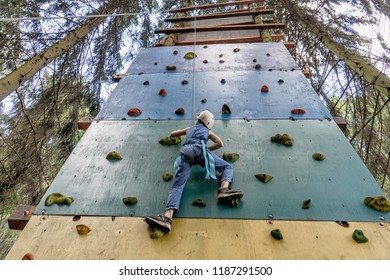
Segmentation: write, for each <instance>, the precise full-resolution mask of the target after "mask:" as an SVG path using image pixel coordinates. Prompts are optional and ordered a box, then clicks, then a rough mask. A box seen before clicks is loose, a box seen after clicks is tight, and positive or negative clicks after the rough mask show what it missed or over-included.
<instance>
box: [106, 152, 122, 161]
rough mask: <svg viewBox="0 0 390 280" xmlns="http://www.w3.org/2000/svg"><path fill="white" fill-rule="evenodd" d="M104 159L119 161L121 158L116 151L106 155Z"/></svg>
mask: <svg viewBox="0 0 390 280" xmlns="http://www.w3.org/2000/svg"><path fill="white" fill-rule="evenodd" d="M106 159H108V160H121V159H122V156H121V155H120V154H119V153H118V152H117V151H111V152H109V153H108V154H107V156H106Z"/></svg>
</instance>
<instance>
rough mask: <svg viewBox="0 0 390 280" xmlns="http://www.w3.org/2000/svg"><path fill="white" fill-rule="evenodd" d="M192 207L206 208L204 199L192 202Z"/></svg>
mask: <svg viewBox="0 0 390 280" xmlns="http://www.w3.org/2000/svg"><path fill="white" fill-rule="evenodd" d="M192 206H196V207H206V202H204V201H203V200H202V199H200V198H198V199H195V200H194V201H193V202H192Z"/></svg>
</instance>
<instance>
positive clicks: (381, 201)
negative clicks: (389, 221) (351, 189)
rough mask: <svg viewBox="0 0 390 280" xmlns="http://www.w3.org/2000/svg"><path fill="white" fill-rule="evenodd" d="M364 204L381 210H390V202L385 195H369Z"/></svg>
mask: <svg viewBox="0 0 390 280" xmlns="http://www.w3.org/2000/svg"><path fill="white" fill-rule="evenodd" d="M364 204H365V205H367V206H368V207H371V208H373V209H375V210H377V211H380V212H388V211H390V202H389V201H388V200H387V199H386V198H385V197H384V196H367V197H366V198H365V199H364Z"/></svg>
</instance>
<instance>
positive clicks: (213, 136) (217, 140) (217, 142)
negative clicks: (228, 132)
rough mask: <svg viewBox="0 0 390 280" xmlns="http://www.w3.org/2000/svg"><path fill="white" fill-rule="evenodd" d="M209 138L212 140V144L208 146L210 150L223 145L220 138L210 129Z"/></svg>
mask: <svg viewBox="0 0 390 280" xmlns="http://www.w3.org/2000/svg"><path fill="white" fill-rule="evenodd" d="M209 139H210V140H211V141H213V142H214V144H213V145H211V146H210V147H209V150H210V151H215V150H217V149H219V148H222V147H223V142H222V140H221V138H219V137H218V136H217V135H216V134H215V133H214V132H212V131H210V133H209Z"/></svg>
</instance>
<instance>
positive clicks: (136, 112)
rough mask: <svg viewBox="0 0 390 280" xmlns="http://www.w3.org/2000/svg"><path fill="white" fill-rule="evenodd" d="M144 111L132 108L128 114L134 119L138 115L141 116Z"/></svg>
mask: <svg viewBox="0 0 390 280" xmlns="http://www.w3.org/2000/svg"><path fill="white" fill-rule="evenodd" d="M141 113H142V111H141V110H140V109H138V108H132V109H130V110H129V111H128V112H127V114H128V115H129V116H132V117H136V116H138V115H141Z"/></svg>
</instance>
